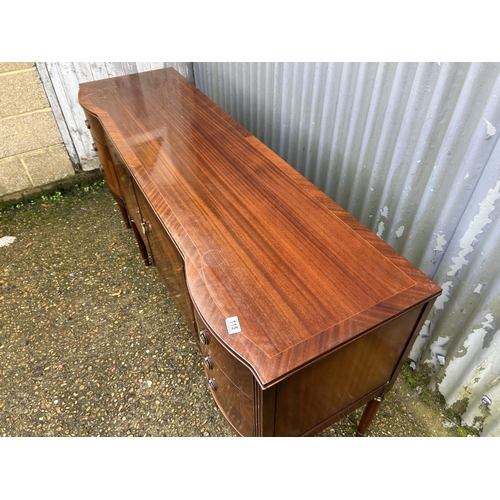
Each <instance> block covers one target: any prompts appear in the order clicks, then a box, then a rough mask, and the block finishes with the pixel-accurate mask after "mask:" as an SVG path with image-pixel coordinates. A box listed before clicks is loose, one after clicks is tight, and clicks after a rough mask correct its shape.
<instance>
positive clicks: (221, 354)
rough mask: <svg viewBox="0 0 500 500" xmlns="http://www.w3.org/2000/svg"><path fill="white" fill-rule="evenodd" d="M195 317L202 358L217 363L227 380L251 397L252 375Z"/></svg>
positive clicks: (197, 317)
mask: <svg viewBox="0 0 500 500" xmlns="http://www.w3.org/2000/svg"><path fill="white" fill-rule="evenodd" d="M196 319H197V322H198V325H199V332H200V335H199V339H198V340H199V344H200V347H201V351H202V353H203V356H204V358H205V357H208V358H209V360H213V361H214V362H215V363H217V365H218V366H219V367H220V369H221V370H222V371H223V372H224V374H225V375H226V376H227V377H228V378H229V380H231V381H232V382H233V384H234V385H235V386H236V387H238V388H239V389H240V390H241V391H242V392H244V393H245V394H246V395H247V396H248V397H249V398H250V399H253V375H252V373H251V372H250V370H249V369H248V368H246V367H245V366H244V365H243V364H242V363H240V362H239V361H238V360H237V359H236V358H234V357H233V356H232V355H231V354H230V353H229V352H228V351H227V350H226V349H225V348H224V347H222V346H221V345H220V343H219V341H218V340H217V339H216V338H215V337H214V336H213V335H212V334H211V333H210V332H209V330H208V328H207V327H206V326H205V325H204V324H203V322H202V321H201V320H200V319H199V316H198V315H196ZM205 339H206V340H205Z"/></svg>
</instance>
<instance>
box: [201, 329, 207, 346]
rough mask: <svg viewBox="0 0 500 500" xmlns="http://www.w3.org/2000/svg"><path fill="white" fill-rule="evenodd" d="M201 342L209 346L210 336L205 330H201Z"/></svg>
mask: <svg viewBox="0 0 500 500" xmlns="http://www.w3.org/2000/svg"><path fill="white" fill-rule="evenodd" d="M200 340H201V341H202V342H203V344H205V345H208V335H207V332H206V331H205V330H200Z"/></svg>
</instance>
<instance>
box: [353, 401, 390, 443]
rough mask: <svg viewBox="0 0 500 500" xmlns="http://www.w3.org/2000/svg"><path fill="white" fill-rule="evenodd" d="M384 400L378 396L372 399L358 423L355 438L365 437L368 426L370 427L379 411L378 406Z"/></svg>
mask: <svg viewBox="0 0 500 500" xmlns="http://www.w3.org/2000/svg"><path fill="white" fill-rule="evenodd" d="M383 400H384V396H378V397H377V398H375V399H372V400H371V401H370V402H369V403H368V404H367V405H366V408H365V411H364V412H363V415H362V417H361V420H360V421H359V425H358V430H357V431H356V436H357V437H362V436H364V435H365V432H366V430H367V429H368V426H369V425H370V423H371V421H372V420H373V417H374V416H375V413H377V410H378V409H379V406H380V404H381V403H382V401H383Z"/></svg>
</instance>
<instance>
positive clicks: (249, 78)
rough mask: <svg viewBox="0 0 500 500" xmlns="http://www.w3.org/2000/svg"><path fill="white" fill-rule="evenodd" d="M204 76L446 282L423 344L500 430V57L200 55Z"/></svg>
mask: <svg viewBox="0 0 500 500" xmlns="http://www.w3.org/2000/svg"><path fill="white" fill-rule="evenodd" d="M194 75H195V81H196V85H197V86H198V87H199V88H200V89H201V90H202V91H203V92H204V93H206V94H207V95H208V96H209V97H210V98H211V99H213V100H214V101H215V102H217V103H218V104H219V105H220V106H221V107H222V108H223V109H225V110H226V111H227V112H228V113H230V114H231V115H232V116H233V117H234V118H236V119H237V120H238V121H239V122H240V123H242V124H243V125H244V126H245V127H246V128H247V129H248V130H250V131H251V132H252V133H253V134H255V135H256V136H257V137H258V138H259V139H261V140H262V141H263V142H264V143H266V144H267V145H268V146H269V147H271V148H272V149H273V150H274V151H275V152H276V153H278V154H279V155H280V156H282V157H283V158H284V159H285V160H286V161H287V162H289V163H290V164H291V165H292V166H294V167H295V168H296V169H297V170H298V171H299V172H301V173H303V174H304V175H305V176H306V177H307V178H308V179H310V180H311V181H313V182H314V183H315V184H316V185H317V186H318V187H319V188H320V189H322V190H323V191H324V192H326V193H327V194H328V195H329V196H330V197H331V198H333V199H334V200H335V201H337V203H339V204H340V205H341V206H343V207H344V208H345V209H346V210H348V211H349V212H350V213H351V214H352V215H354V216H355V217H356V218H358V219H359V220H361V221H362V222H363V223H364V224H365V225H366V226H368V227H369V228H371V229H372V231H374V232H375V233H376V234H378V235H379V236H380V237H382V238H383V239H384V240H385V241H387V242H388V243H389V244H390V245H391V246H392V247H394V248H395V249H396V250H398V251H399V252H401V253H402V254H403V255H404V256H405V257H406V258H408V259H409V260H410V261H411V262H413V263H414V264H415V265H416V266H417V267H419V268H420V269H421V270H422V271H423V272H425V273H426V274H427V275H428V276H430V277H431V278H433V279H434V280H435V281H437V282H438V283H439V284H441V285H442V287H443V289H444V293H443V296H442V297H441V298H440V299H439V300H438V301H437V302H436V305H435V307H434V309H433V311H432V313H431V315H430V317H429V320H428V321H427V323H426V325H425V327H424V329H423V330H422V332H421V334H420V336H419V338H418V340H417V343H416V344H415V347H414V348H413V350H412V352H411V355H410V358H411V359H412V360H414V361H415V362H416V364H417V366H418V369H419V370H428V371H430V373H431V381H432V382H431V383H432V384H433V386H434V387H436V388H437V389H438V390H439V391H440V392H441V393H442V394H443V396H444V397H445V399H446V402H447V404H448V405H450V406H454V408H455V409H457V410H458V411H459V412H460V413H461V414H462V418H463V420H464V422H465V423H466V424H468V425H476V426H477V427H478V428H479V429H482V430H481V433H482V435H486V436H488V435H495V436H500V384H499V381H500V333H498V319H500V295H499V291H500V285H499V281H498V277H499V271H500V258H498V256H497V251H498V249H499V248H500V216H499V211H500V201H499V199H500V145H499V141H498V137H499V135H500V134H499V128H500V64H499V63H487V64H481V63H471V64H469V63H451V64H448V63H367V64H363V63H195V64H194Z"/></svg>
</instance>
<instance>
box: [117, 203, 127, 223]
mask: <svg viewBox="0 0 500 500" xmlns="http://www.w3.org/2000/svg"><path fill="white" fill-rule="evenodd" d="M118 207H119V208H120V212H121V214H122V217H123V222H125V225H126V226H127V229H130V222H129V220H128V214H127V209H126V208H125V207H124V206H123V205H122V204H121V203H118Z"/></svg>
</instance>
